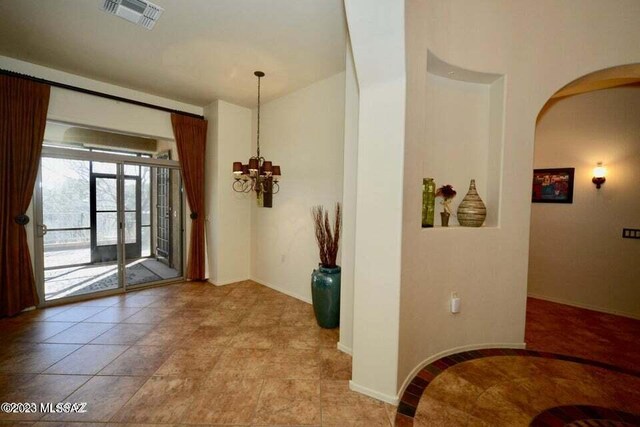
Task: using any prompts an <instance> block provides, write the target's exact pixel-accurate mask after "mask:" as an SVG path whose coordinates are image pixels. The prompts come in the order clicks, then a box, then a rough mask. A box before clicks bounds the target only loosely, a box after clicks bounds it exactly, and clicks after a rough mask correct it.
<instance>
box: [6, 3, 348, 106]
mask: <svg viewBox="0 0 640 427" xmlns="http://www.w3.org/2000/svg"><path fill="white" fill-rule="evenodd" d="M153 2H154V3H156V4H158V5H160V6H162V7H164V8H165V11H164V14H163V15H162V17H161V18H160V20H159V21H158V23H157V24H156V26H155V28H154V29H153V30H151V31H148V30H146V29H144V28H142V27H139V26H136V25H134V24H131V23H129V22H127V21H125V20H124V19H121V18H118V17H116V16H113V15H109V14H107V13H105V12H103V11H102V10H101V9H100V6H101V4H102V0H46V1H45V0H2V1H0V55H4V56H9V57H13V58H16V59H20V60H23V61H28V62H32V63H35V64H39V65H44V66H47V67H51V68H55V69H58V70H62V71H66V72H69V73H73V74H78V75H81V76H84V77H89V78H92V79H96V80H100V81H104V82H108V83H113V84H117V85H120V86H124V87H128V88H132V89H137V90H140V91H143V92H148V93H152V94H155V95H160V96H164V97H167V98H171V99H175V100H179V101H183V102H188V103H191V104H195V105H202V106H204V105H207V104H209V103H210V102H211V101H213V100H214V99H222V100H226V101H229V102H232V103H235V104H239V105H244V106H248V107H253V106H255V105H256V84H257V82H256V77H255V76H254V75H253V71H255V70H262V71H264V72H265V73H266V77H265V78H264V79H263V80H262V96H263V99H264V100H265V101H269V100H270V99H274V98H277V97H280V96H282V95H284V94H286V93H289V92H292V91H295V90H297V89H300V88H302V87H305V86H308V85H309V84H311V83H313V82H315V81H318V80H321V79H323V78H326V77H329V76H331V75H333V74H335V73H338V72H340V71H342V70H344V52H345V38H346V23H345V17H344V7H343V3H342V0H155V1H153Z"/></svg>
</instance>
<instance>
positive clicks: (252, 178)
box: [233, 71, 280, 208]
mask: <svg viewBox="0 0 640 427" xmlns="http://www.w3.org/2000/svg"><path fill="white" fill-rule="evenodd" d="M253 74H254V75H255V76H256V77H258V127H257V137H256V142H257V148H258V149H257V153H256V155H255V156H252V157H251V158H250V159H249V163H247V164H243V163H242V162H233V175H234V178H235V180H234V181H233V190H234V191H236V192H237V193H250V192H252V191H254V192H255V193H256V197H257V199H258V205H259V206H262V207H265V208H270V207H271V206H272V201H273V198H272V196H273V195H274V194H276V193H277V192H278V191H280V186H279V185H278V180H279V179H280V166H276V165H274V164H273V162H271V161H270V160H266V159H265V158H264V157H262V156H260V79H261V78H262V77H264V73H263V72H262V71H256V72H254V73H253Z"/></svg>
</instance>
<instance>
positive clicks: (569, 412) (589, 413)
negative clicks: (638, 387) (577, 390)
mask: <svg viewBox="0 0 640 427" xmlns="http://www.w3.org/2000/svg"><path fill="white" fill-rule="evenodd" d="M577 421H582V422H583V423H584V424H583V423H579V424H578V425H588V426H594V427H597V426H601V427H611V426H612V425H619V426H626V425H629V426H637V425H640V415H634V414H630V413H629V412H624V411H617V410H615V409H610V408H603V407H601V406H592V405H568V406H556V407H555V408H549V409H547V410H546V411H543V412H541V413H539V414H538V415H536V417H535V418H534V419H533V420H532V421H531V424H529V425H530V426H531V427H555V426H565V425H573V423H575V422H577ZM612 422H613V424H612Z"/></svg>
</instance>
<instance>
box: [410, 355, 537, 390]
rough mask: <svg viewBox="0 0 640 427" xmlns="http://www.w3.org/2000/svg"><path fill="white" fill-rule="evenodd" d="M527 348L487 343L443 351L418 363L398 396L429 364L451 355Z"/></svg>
mask: <svg viewBox="0 0 640 427" xmlns="http://www.w3.org/2000/svg"><path fill="white" fill-rule="evenodd" d="M526 346H527V345H526V343H498V344H496V343H486V344H470V345H463V346H460V347H454V348H450V349H447V350H444V351H441V352H440V353H436V354H434V355H432V356H429V357H427V358H426V359H424V360H423V361H422V362H420V363H418V364H417V365H416V367H415V368H413V370H412V371H411V373H409V375H408V376H407V377H406V378H405V380H404V382H403V383H402V387H400V391H399V393H398V396H402V395H403V394H404V390H405V389H406V388H407V386H408V385H409V383H410V382H411V380H412V379H413V378H414V377H415V376H416V375H418V372H420V370H421V369H422V368H424V367H425V366H427V365H428V364H430V363H432V362H435V361H436V360H438V359H441V358H443V357H446V356H450V355H452V354H456V353H461V352H463V351H471V350H481V349H484V348H517V349H524V348H525V347H526ZM398 399H399V397H398Z"/></svg>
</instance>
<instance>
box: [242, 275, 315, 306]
mask: <svg viewBox="0 0 640 427" xmlns="http://www.w3.org/2000/svg"><path fill="white" fill-rule="evenodd" d="M249 280H253V281H254V282H257V283H260V284H261V285H264V286H266V287H268V288H271V289H273V290H274V291H278V292H280V293H283V294H285V295H289V296H290V297H293V298H295V299H299V300H300V301H304V302H306V303H307V304H311V298H307V297H304V296H302V295H300V294H298V293H296V292H292V291H290V290H288V289H284V288H281V287H280V286H276V285H273V284H271V283H269V282H267V281H266V280H261V279H258V278H257V277H250V278H249Z"/></svg>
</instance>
